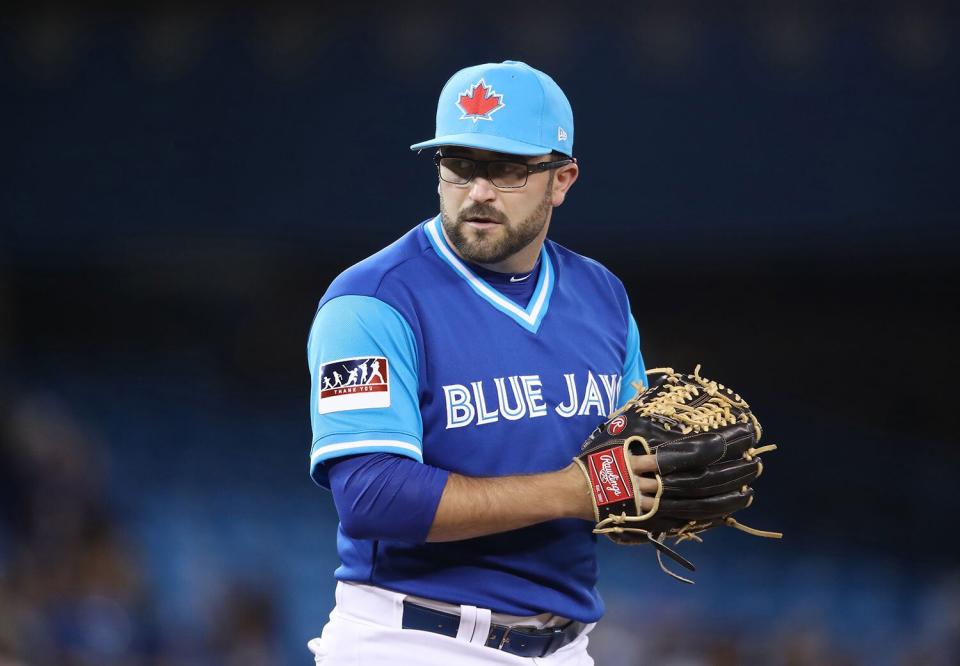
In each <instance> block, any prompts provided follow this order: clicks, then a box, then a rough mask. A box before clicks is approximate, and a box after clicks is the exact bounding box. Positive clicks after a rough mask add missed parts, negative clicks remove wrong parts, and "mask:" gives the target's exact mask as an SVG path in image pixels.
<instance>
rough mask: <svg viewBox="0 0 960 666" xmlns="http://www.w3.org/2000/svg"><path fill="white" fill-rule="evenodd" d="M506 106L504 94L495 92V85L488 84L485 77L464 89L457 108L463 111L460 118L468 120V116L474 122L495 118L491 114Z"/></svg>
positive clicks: (458, 99)
mask: <svg viewBox="0 0 960 666" xmlns="http://www.w3.org/2000/svg"><path fill="white" fill-rule="evenodd" d="M504 106H506V105H505V104H504V103H503V95H500V94H498V93H497V92H495V91H494V89H493V86H488V85H487V82H486V81H484V80H483V79H480V80H479V81H477V82H476V83H474V84H473V85H472V86H470V87H469V88H467V89H466V90H464V91H463V92H462V93H460V97H459V98H457V108H459V109H460V110H461V111H463V115H462V116H460V120H466V119H467V118H469V119H470V120H472V121H473V122H477V121H478V120H493V118H491V117H490V116H491V114H493V113H494V112H496V111H499V110H500V109H502V108H503V107H504Z"/></svg>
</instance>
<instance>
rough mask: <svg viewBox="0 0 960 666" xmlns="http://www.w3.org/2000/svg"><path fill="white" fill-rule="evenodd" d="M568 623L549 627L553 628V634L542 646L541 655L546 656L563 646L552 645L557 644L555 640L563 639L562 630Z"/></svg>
mask: <svg viewBox="0 0 960 666" xmlns="http://www.w3.org/2000/svg"><path fill="white" fill-rule="evenodd" d="M569 626H570V625H569V624H565V625H564V626H562V627H551V629H552V630H553V636H551V637H550V640H549V641H547V646H546V647H545V648H543V654H542V655H541V657H546V656H547V655H549V654H553V653H554V652H556V651H557V650H559V649H560V648H561V647H563V646H557V647H554V645H556V644H557V641H562V640H563V635H564V631H565V630H566V629H567V628H568V627H569Z"/></svg>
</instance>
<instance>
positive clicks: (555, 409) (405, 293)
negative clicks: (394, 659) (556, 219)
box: [307, 218, 644, 622]
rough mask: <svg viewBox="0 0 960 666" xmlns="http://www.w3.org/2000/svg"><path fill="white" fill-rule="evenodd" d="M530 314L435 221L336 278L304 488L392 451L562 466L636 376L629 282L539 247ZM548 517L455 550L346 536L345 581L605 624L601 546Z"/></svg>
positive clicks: (461, 465) (549, 245) (317, 335)
mask: <svg viewBox="0 0 960 666" xmlns="http://www.w3.org/2000/svg"><path fill="white" fill-rule="evenodd" d="M536 277H537V286H536V289H535V290H534V293H533V296H532V298H531V299H530V301H529V303H528V304H527V306H526V307H520V306H519V305H517V304H516V303H514V302H512V301H511V300H510V299H509V298H508V297H506V296H504V295H503V294H501V293H500V292H498V291H497V290H495V289H493V288H492V287H491V286H490V285H489V284H488V283H486V282H485V281H484V280H482V279H481V278H480V277H478V276H477V275H476V273H474V272H473V271H472V270H471V269H470V268H469V267H468V266H467V265H466V264H465V263H464V262H463V261H461V260H460V259H459V258H458V257H457V256H456V254H455V253H454V252H453V250H452V249H451V247H450V246H449V244H448V243H447V241H446V239H445V237H444V235H443V233H442V231H441V225H440V220H439V218H434V219H432V220H428V221H426V222H424V223H422V224H420V225H418V226H417V227H415V228H414V229H412V230H411V231H409V232H408V233H407V234H406V235H404V236H403V237H402V238H400V239H399V240H397V241H396V242H395V243H393V244H392V245H390V246H388V247H386V248H385V249H383V250H381V251H380V252H378V253H377V254H374V255H373V256H371V257H369V258H367V259H365V260H364V261H361V262H360V263H358V264H356V265H354V266H352V267H351V268H349V269H347V270H346V271H344V272H343V273H342V274H341V275H340V276H339V277H337V279H336V280H334V282H333V283H332V284H331V285H330V287H329V289H328V290H327V292H326V294H324V296H323V298H322V300H321V301H320V307H319V309H318V311H317V315H316V318H315V320H314V323H313V327H312V329H311V332H310V338H309V341H308V345H307V355H308V360H309V367H310V373H311V378H312V391H311V402H310V413H311V421H312V426H313V445H312V448H311V456H310V460H311V475H312V476H313V478H314V480H315V481H316V482H317V483H318V484H320V485H322V486H325V487H326V486H328V481H327V478H326V470H325V467H324V465H323V464H322V463H323V461H325V460H328V459H331V458H335V457H338V456H344V455H354V454H359V453H369V452H387V453H394V454H397V455H402V456H408V457H410V458H412V459H414V460H417V461H419V462H422V463H425V464H428V465H434V466H437V467H440V468H443V469H446V470H450V471H452V472H456V473H459V474H465V475H468V476H480V477H482V476H502V475H510V474H531V473H537V472H547V471H555V470H558V469H561V468H563V467H565V466H567V465H568V464H569V463H570V461H571V459H572V458H573V456H574V455H575V454H576V453H577V452H578V451H579V449H580V445H581V444H582V442H583V440H584V439H585V438H586V437H587V436H588V435H589V434H590V433H591V432H592V431H593V429H594V428H595V427H596V426H597V424H598V423H600V422H601V421H603V420H604V419H605V418H606V417H607V415H608V414H609V413H610V412H612V411H613V410H615V409H616V408H617V407H619V406H620V405H622V404H623V403H624V402H626V400H627V399H628V398H629V397H631V396H632V395H633V393H634V388H633V386H632V383H633V382H639V381H642V380H643V377H644V367H643V360H642V357H641V355H640V346H639V334H638V332H637V326H636V323H635V322H634V319H633V316H632V314H631V312H630V307H629V303H628V300H627V295H626V292H625V290H624V288H623V285H622V283H621V282H620V281H619V280H618V279H617V278H616V277H615V276H614V275H613V274H611V273H610V272H609V271H608V270H606V269H605V268H604V267H603V266H601V265H600V264H599V263H597V262H595V261H593V260H591V259H587V258H585V257H582V256H580V255H578V254H576V253H574V252H571V251H570V250H568V249H566V248H564V247H562V246H560V245H558V244H556V243H553V242H552V241H549V240H548V241H546V242H545V244H544V247H543V250H542V253H541V257H540V267H539V273H538V274H537V275H536ZM592 527H593V526H592V524H591V523H589V522H587V521H584V520H576V519H561V520H553V521H550V522H546V523H541V524H538V525H533V526H531V527H527V528H523V529H519V530H512V531H509V532H503V533H500V534H494V535H490V536H486V537H481V538H476V539H467V540H463V541H455V542H446V543H406V542H400V541H371V540H359V539H352V538H350V537H349V536H348V535H347V534H345V533H344V531H343V529H342V528H341V529H340V530H339V532H338V537H337V546H338V550H339V554H340V558H341V562H342V564H341V566H340V567H339V568H338V569H337V571H336V574H335V575H336V577H337V578H338V579H340V580H351V581H359V582H364V583H370V584H374V585H379V586H381V587H384V588H388V589H391V590H396V591H399V592H404V593H407V594H413V595H417V596H422V597H427V598H432V599H437V600H441V601H447V602H451V603H457V604H469V605H473V606H478V607H483V608H490V609H493V610H495V611H499V612H503V613H510V614H515V615H535V614H539V613H543V612H552V613H555V614H558V615H562V616H565V617H568V618H571V619H575V620H580V621H583V622H593V621H596V620H597V619H598V618H599V617H600V616H601V615H602V614H603V603H602V601H601V599H600V597H599V595H598V593H597V590H596V587H595V584H596V578H597V564H596V552H595V550H596V537H595V535H593V534H592V532H591V530H592Z"/></svg>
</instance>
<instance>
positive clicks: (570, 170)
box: [552, 162, 580, 207]
mask: <svg viewBox="0 0 960 666" xmlns="http://www.w3.org/2000/svg"><path fill="white" fill-rule="evenodd" d="M579 175H580V166H579V165H578V164H577V163H576V162H573V163H572V164H567V165H566V166H562V167H560V168H559V169H557V170H556V171H555V172H554V176H553V197H552V203H553V205H554V207H556V206H559V205H560V204H562V203H563V202H564V200H565V199H566V198H567V191H568V190H569V189H570V188H571V187H572V186H573V184H574V183H575V182H576V181H577V177H578V176H579Z"/></svg>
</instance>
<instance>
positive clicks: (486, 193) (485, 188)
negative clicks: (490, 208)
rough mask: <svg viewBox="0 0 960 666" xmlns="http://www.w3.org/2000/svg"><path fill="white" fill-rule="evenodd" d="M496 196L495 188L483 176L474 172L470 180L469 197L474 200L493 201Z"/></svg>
mask: <svg viewBox="0 0 960 666" xmlns="http://www.w3.org/2000/svg"><path fill="white" fill-rule="evenodd" d="M496 197H497V188H495V187H494V186H493V183H491V182H490V181H489V180H487V179H486V178H485V177H482V176H480V174H476V175H475V176H474V177H473V180H472V181H470V199H471V200H473V201H476V202H486V201H493V200H494V199H495V198H496Z"/></svg>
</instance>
